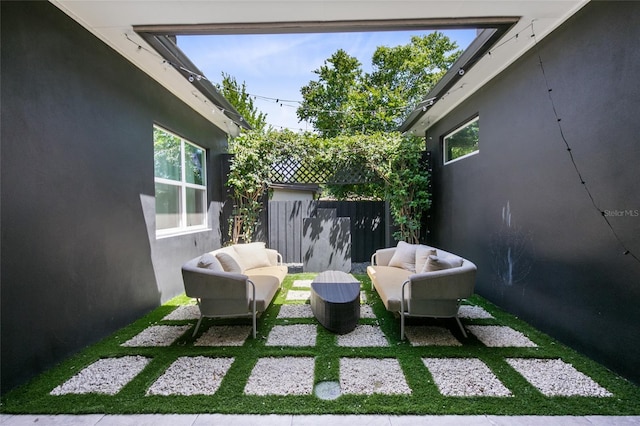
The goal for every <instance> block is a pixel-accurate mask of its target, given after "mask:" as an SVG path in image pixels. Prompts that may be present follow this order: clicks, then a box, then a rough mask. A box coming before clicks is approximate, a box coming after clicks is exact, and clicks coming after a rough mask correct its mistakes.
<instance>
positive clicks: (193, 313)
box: [162, 305, 200, 321]
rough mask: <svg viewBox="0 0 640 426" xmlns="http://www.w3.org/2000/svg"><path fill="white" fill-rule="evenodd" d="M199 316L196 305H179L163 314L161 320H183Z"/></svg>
mask: <svg viewBox="0 0 640 426" xmlns="http://www.w3.org/2000/svg"><path fill="white" fill-rule="evenodd" d="M198 318H200V308H198V306H197V305H186V306H179V307H178V308H177V309H176V310H174V311H173V312H171V313H170V314H169V315H167V316H165V317H164V318H162V319H163V321H184V320H194V319H196V320H197V319H198Z"/></svg>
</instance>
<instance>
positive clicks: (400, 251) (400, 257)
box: [389, 241, 418, 272]
mask: <svg viewBox="0 0 640 426" xmlns="http://www.w3.org/2000/svg"><path fill="white" fill-rule="evenodd" d="M417 248H418V246H417V245H415V244H409V243H405V242H404V241H399V242H398V245H397V246H396V251H395V252H394V253H393V256H391V260H389V266H395V267H396V268H402V269H406V270H407V271H411V272H415V270H416V249H417Z"/></svg>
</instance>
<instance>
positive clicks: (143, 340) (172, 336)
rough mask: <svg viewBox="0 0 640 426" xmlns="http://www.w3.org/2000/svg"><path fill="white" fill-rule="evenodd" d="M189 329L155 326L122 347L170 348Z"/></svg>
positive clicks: (185, 326)
mask: <svg viewBox="0 0 640 426" xmlns="http://www.w3.org/2000/svg"><path fill="white" fill-rule="evenodd" d="M189 328H191V326H190V325H153V326H151V327H148V328H146V329H144V330H142V331H141V332H140V333H139V334H137V335H136V336H134V337H133V338H131V339H129V340H127V341H126V342H124V343H123V344H122V345H120V346H129V347H138V346H170V345H171V344H172V343H173V342H175V341H176V339H178V337H180V336H182V335H183V334H184V332H185V331H187V330H188V329H189Z"/></svg>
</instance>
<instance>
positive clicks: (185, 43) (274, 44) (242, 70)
mask: <svg viewBox="0 0 640 426" xmlns="http://www.w3.org/2000/svg"><path fill="white" fill-rule="evenodd" d="M430 32H431V31H422V32H420V31H411V32H401V31H383V32H362V33H323V34H269V35H265V34H259V35H211V36H180V37H178V47H179V48H180V49H181V50H182V51H183V52H184V53H185V54H186V55H187V56H188V57H189V59H191V61H192V62H193V63H194V64H195V65H196V66H197V67H198V68H199V69H200V71H202V73H203V74H204V76H205V77H206V78H207V79H208V80H209V81H211V82H212V83H213V84H214V85H215V84H218V83H220V82H221V81H222V73H223V72H224V73H227V74H230V75H231V76H233V77H235V78H236V80H237V82H238V83H239V84H242V82H244V83H245V84H246V90H247V92H248V93H249V94H251V95H254V96H256V98H255V100H254V103H255V106H256V107H257V108H258V109H259V110H260V111H262V112H264V113H266V114H267V118H266V120H267V123H268V124H270V125H272V126H274V127H275V128H277V129H279V128H285V127H286V128H289V129H291V130H293V131H299V130H312V127H311V126H310V125H309V124H308V123H305V122H298V118H297V116H296V108H297V107H298V105H299V102H300V101H301V100H302V96H301V95H300V89H301V88H302V87H303V86H305V85H307V84H308V83H309V82H310V81H311V80H316V78H317V75H316V74H314V73H313V71H314V70H316V69H318V68H320V67H321V66H322V65H323V63H324V61H325V60H326V59H328V58H329V57H330V56H331V55H332V54H333V53H334V52H335V51H337V50H338V49H343V50H345V51H346V52H347V53H348V54H350V55H351V56H354V57H356V58H358V60H359V61H360V63H362V67H363V69H364V71H365V72H369V71H371V57H372V56H373V52H374V51H375V49H376V48H377V47H378V46H389V47H393V46H399V45H404V44H408V43H409V42H410V41H411V36H413V35H424V34H428V33H430ZM442 32H443V33H444V34H445V35H447V36H448V37H449V38H450V39H452V40H454V41H455V42H456V43H457V44H458V47H460V48H461V49H466V48H467V46H468V45H469V44H470V43H471V42H472V41H473V39H474V38H475V35H476V31H475V30H448V31H442ZM425 95H426V94H425Z"/></svg>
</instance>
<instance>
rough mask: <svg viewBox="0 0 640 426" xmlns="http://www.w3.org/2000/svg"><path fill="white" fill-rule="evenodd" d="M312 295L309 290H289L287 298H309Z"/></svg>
mask: <svg viewBox="0 0 640 426" xmlns="http://www.w3.org/2000/svg"><path fill="white" fill-rule="evenodd" d="M310 297H311V291H309V290H289V291H288V292H287V297H286V300H308V299H309V298H310Z"/></svg>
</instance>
